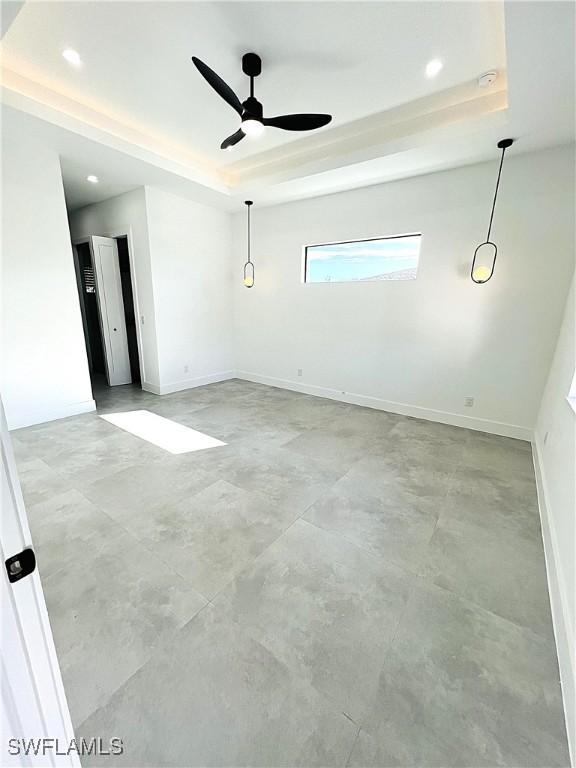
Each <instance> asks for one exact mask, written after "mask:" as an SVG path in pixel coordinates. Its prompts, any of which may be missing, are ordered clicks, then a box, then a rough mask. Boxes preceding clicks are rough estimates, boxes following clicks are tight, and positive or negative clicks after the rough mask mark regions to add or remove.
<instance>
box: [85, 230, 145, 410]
mask: <svg viewBox="0 0 576 768" xmlns="http://www.w3.org/2000/svg"><path fill="white" fill-rule="evenodd" d="M73 245H74V262H75V268H76V278H77V285H78V292H79V296H80V309H81V313H82V326H83V330H84V338H85V341H86V352H87V357H88V367H89V370H90V379H91V381H92V392H93V395H94V398H95V399H96V400H97V401H98V398H99V396H100V395H101V393H103V392H106V391H108V392H110V391H111V388H112V387H115V386H119V385H131V386H133V387H138V388H140V387H141V373H140V356H139V349H138V337H137V329H136V322H137V320H136V318H137V316H138V315H137V312H136V310H135V306H134V291H133V282H132V274H131V265H130V252H129V245H128V237H127V236H125V235H124V236H118V237H116V238H108V237H100V236H92V237H89V238H86V239H84V240H81V241H77V242H75V243H74V244H73Z"/></svg>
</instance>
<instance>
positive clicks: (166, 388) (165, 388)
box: [142, 371, 236, 395]
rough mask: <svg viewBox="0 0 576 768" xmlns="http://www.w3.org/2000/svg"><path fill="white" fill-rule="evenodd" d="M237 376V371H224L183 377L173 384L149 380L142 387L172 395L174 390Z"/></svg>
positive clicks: (153, 391)
mask: <svg viewBox="0 0 576 768" xmlns="http://www.w3.org/2000/svg"><path fill="white" fill-rule="evenodd" d="M234 378H236V372H235V371H223V372H222V373H210V374H208V375H207V376H198V377H197V378H195V379H182V381H174V382H172V383H171V384H160V386H158V385H157V384H151V383H149V382H143V383H142V389H145V390H146V391H147V392H152V393H153V394H155V395H170V394H172V393H173V392H181V391H182V390H184V389H194V388H195V387H203V386H204V385H205V384H214V383H215V382H217V381H227V380H228V379H234Z"/></svg>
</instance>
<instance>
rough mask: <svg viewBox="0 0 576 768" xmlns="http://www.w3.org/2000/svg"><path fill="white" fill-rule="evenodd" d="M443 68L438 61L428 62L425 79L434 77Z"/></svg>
mask: <svg viewBox="0 0 576 768" xmlns="http://www.w3.org/2000/svg"><path fill="white" fill-rule="evenodd" d="M443 66H444V64H442V62H441V61H440V59H432V61H429V62H428V64H426V77H430V78H432V77H436V75H437V74H438V73H439V72H440V70H441V69H442V67H443Z"/></svg>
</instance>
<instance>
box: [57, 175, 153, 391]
mask: <svg viewBox="0 0 576 768" xmlns="http://www.w3.org/2000/svg"><path fill="white" fill-rule="evenodd" d="M70 233H71V235H72V239H73V240H76V239H81V238H84V237H89V236H90V235H103V236H108V237H118V236H120V235H128V236H129V249H130V257H131V273H132V281H133V283H134V284H135V289H136V290H135V294H134V296H135V302H136V305H137V306H136V313H137V317H139V325H138V331H139V339H138V342H139V347H140V352H141V359H140V374H141V377H142V385H143V387H144V389H150V390H151V391H157V390H158V387H159V385H160V373H159V368H158V343H157V338H156V314H155V304H154V288H153V284H152V266H151V257H150V242H149V236H148V220H147V214H146V195H145V190H144V187H140V188H139V189H135V190H133V191H132V192H126V193H125V194H123V195H118V197H113V198H110V199H109V200H104V201H103V202H102V203H95V204H94V205H88V206H86V207H85V208H81V209H80V210H78V211H74V212H72V213H71V214H70ZM142 317H143V318H144V322H142Z"/></svg>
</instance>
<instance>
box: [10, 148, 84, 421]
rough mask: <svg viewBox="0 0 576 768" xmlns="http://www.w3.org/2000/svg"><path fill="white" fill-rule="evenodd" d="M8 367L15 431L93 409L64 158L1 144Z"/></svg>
mask: <svg viewBox="0 0 576 768" xmlns="http://www.w3.org/2000/svg"><path fill="white" fill-rule="evenodd" d="M2 155H3V158H2V160H3V163H2V193H3V201H2V288H1V296H2V325H1V329H0V344H1V349H2V366H1V374H0V381H1V385H0V391H1V393H2V399H3V401H4V407H5V409H6V417H7V421H8V426H9V427H10V428H15V427H22V426H27V425H29V424H36V423H39V422H42V421H49V420H50V419H57V418H61V417H64V416H71V415H73V414H76V413H83V412H85V411H88V410H93V409H94V401H93V399H92V390H91V386H90V377H89V372H88V362H87V358H86V347H85V343H84V335H83V333H82V321H81V316H80V303H79V299H78V292H77V288H76V277H75V273H74V262H73V260H72V249H71V246H70V235H69V232H68V223H67V220H66V207H65V202H64V190H63V187H62V177H61V174H60V164H59V160H58V156H57V155H56V154H55V153H54V152H52V151H49V150H46V149H43V148H41V147H39V146H36V145H35V144H29V143H23V142H22V141H21V140H20V139H18V140H16V141H15V140H13V138H12V137H10V136H7V135H6V134H4V136H3V141H2Z"/></svg>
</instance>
